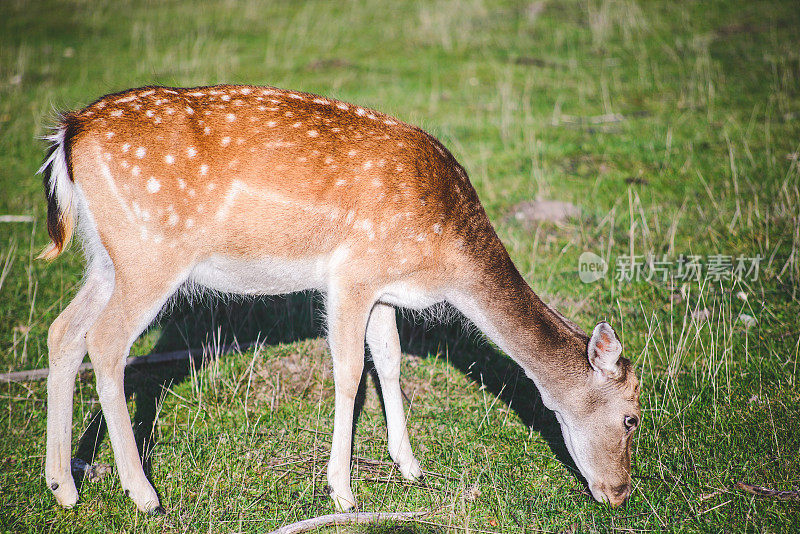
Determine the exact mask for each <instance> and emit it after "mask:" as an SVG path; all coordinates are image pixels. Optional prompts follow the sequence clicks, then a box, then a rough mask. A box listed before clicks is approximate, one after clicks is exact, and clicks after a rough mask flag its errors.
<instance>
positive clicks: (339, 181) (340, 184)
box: [336, 178, 347, 186]
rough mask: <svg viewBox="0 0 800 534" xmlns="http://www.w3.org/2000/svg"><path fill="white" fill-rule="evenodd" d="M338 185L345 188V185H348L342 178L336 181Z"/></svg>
mask: <svg viewBox="0 0 800 534" xmlns="http://www.w3.org/2000/svg"><path fill="white" fill-rule="evenodd" d="M336 185H337V186H343V185H347V180H342V179H341V178H340V179H338V180H336Z"/></svg>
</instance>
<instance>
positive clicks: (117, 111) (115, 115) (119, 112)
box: [111, 109, 122, 117]
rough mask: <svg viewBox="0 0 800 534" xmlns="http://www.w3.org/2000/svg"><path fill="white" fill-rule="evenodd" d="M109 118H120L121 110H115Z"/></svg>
mask: <svg viewBox="0 0 800 534" xmlns="http://www.w3.org/2000/svg"><path fill="white" fill-rule="evenodd" d="M111 116H112V117H122V110H121V109H115V110H114V111H112V112H111Z"/></svg>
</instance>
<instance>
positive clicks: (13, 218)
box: [0, 215, 33, 223]
mask: <svg viewBox="0 0 800 534" xmlns="http://www.w3.org/2000/svg"><path fill="white" fill-rule="evenodd" d="M26 222H33V216H32V215H0V223H26Z"/></svg>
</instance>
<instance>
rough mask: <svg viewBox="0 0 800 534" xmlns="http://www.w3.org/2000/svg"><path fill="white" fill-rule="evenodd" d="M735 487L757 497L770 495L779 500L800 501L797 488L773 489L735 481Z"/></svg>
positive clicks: (799, 492)
mask: <svg viewBox="0 0 800 534" xmlns="http://www.w3.org/2000/svg"><path fill="white" fill-rule="evenodd" d="M736 487H738V488H739V489H740V490H743V491H746V492H747V493H751V494H753V495H758V496H759V497H770V498H773V499H778V500H779V501H800V491H798V490H774V489H770V488H765V487H763V486H754V485H753V484H747V483H745V482H737V483H736Z"/></svg>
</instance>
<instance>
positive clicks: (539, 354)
mask: <svg viewBox="0 0 800 534" xmlns="http://www.w3.org/2000/svg"><path fill="white" fill-rule="evenodd" d="M501 247H502V245H501ZM495 252H497V254H496V255H492V256H493V259H492V260H491V265H490V266H486V267H485V268H483V269H481V272H480V273H479V274H478V275H477V276H474V277H473V281H472V282H471V283H470V284H469V286H468V287H467V288H466V289H465V290H462V291H460V292H458V293H457V294H456V295H454V296H453V298H451V299H450V301H451V303H452V304H453V305H454V306H455V307H456V308H457V309H458V310H459V311H461V313H463V314H464V315H465V316H466V317H467V318H468V319H469V320H470V321H472V322H473V323H474V324H475V325H476V326H477V327H478V328H479V329H480V330H481V331H482V332H483V333H484V334H485V335H486V336H487V337H488V338H489V339H490V340H491V341H492V342H494V343H495V344H496V345H497V346H498V347H499V348H500V349H501V350H503V352H505V353H506V354H508V355H509V356H510V357H511V358H512V359H513V360H514V361H516V362H517V364H519V365H520V367H522V369H523V370H524V371H525V374H526V375H527V376H528V377H529V378H530V379H532V380H533V381H534V383H535V384H536V386H537V387H538V388H539V391H540V393H541V394H542V399H543V401H544V403H545V405H546V406H547V407H548V408H551V409H555V407H557V406H559V405H561V404H562V399H563V398H564V396H565V395H567V394H568V392H569V391H571V390H572V389H573V388H574V387H579V386H580V384H581V383H583V382H584V381H585V379H586V375H587V373H588V370H589V364H588V360H587V358H586V347H587V342H588V337H587V335H586V334H585V333H584V332H583V331H582V330H581V329H580V328H579V327H577V326H576V325H575V324H574V323H570V322H568V321H567V320H566V319H564V318H563V317H562V316H561V315H560V314H558V313H557V312H555V311H554V310H553V309H551V308H550V307H548V306H547V305H546V304H545V303H544V302H542V300H541V299H540V298H539V297H538V296H537V295H536V293H534V291H533V290H532V289H531V287H530V286H529V285H528V284H527V282H525V280H524V279H523V278H522V275H521V274H520V273H519V271H518V270H517V269H516V267H515V266H514V264H513V263H512V262H511V259H510V258H509V257H508V254H507V253H506V251H505V249H504V248H503V249H502V253H499V251H495Z"/></svg>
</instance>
